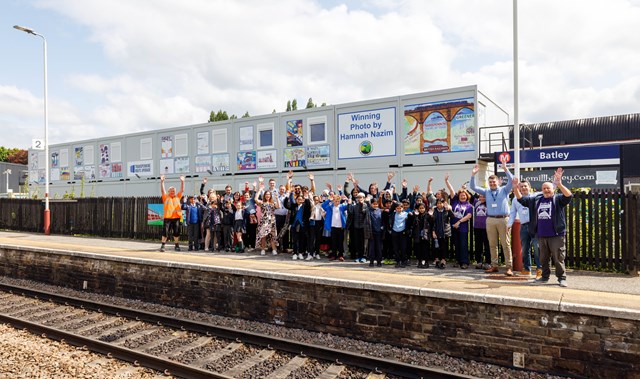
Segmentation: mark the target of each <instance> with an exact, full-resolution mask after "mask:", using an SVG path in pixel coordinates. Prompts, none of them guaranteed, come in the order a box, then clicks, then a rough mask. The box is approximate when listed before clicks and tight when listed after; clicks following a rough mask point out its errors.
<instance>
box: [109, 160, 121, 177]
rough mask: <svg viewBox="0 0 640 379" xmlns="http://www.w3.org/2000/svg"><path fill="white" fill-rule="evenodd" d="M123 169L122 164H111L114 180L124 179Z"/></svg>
mask: <svg viewBox="0 0 640 379" xmlns="http://www.w3.org/2000/svg"><path fill="white" fill-rule="evenodd" d="M122 169H123V167H122V163H112V164H111V177H112V178H122V177H123V175H124V174H123V170H122Z"/></svg>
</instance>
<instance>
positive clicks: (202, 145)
mask: <svg viewBox="0 0 640 379" xmlns="http://www.w3.org/2000/svg"><path fill="white" fill-rule="evenodd" d="M196 143H197V144H198V155H203V154H209V132H199V133H198V135H197V140H196Z"/></svg>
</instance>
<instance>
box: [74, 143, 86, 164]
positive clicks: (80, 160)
mask: <svg viewBox="0 0 640 379" xmlns="http://www.w3.org/2000/svg"><path fill="white" fill-rule="evenodd" d="M75 165H76V166H82V165H84V149H83V148H82V146H81V147H76V148H75Z"/></svg>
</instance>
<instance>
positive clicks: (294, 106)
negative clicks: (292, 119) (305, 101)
mask: <svg viewBox="0 0 640 379" xmlns="http://www.w3.org/2000/svg"><path fill="white" fill-rule="evenodd" d="M291 110H292V111H297V110H298V100H296V99H293V100H291Z"/></svg>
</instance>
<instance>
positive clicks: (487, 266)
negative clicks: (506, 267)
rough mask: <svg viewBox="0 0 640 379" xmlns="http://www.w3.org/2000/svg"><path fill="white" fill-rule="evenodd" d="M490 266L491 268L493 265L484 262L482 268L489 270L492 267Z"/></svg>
mask: <svg viewBox="0 0 640 379" xmlns="http://www.w3.org/2000/svg"><path fill="white" fill-rule="evenodd" d="M490 268H491V265H490V264H488V263H485V264H483V265H482V269H483V270H488V269H490Z"/></svg>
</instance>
